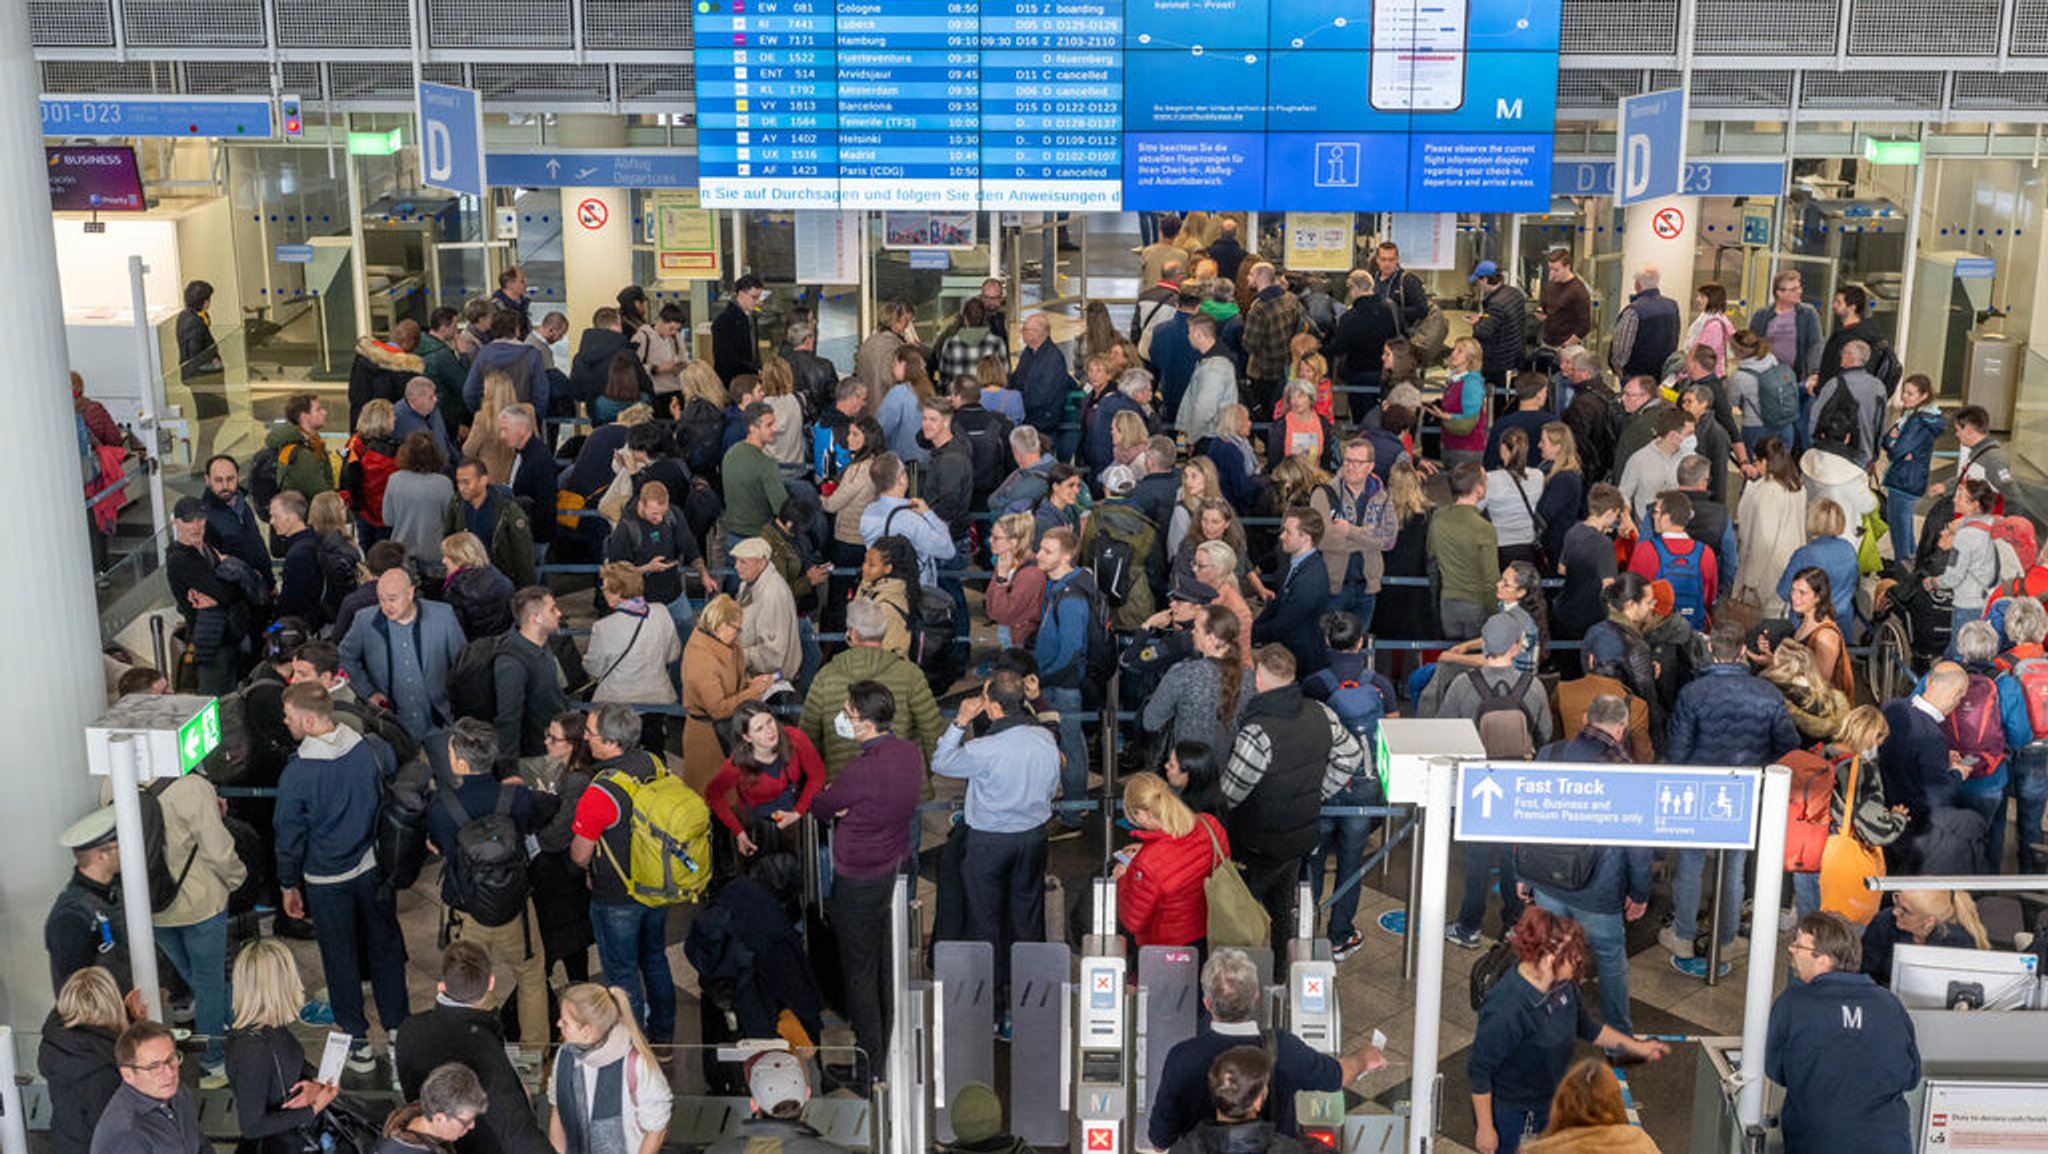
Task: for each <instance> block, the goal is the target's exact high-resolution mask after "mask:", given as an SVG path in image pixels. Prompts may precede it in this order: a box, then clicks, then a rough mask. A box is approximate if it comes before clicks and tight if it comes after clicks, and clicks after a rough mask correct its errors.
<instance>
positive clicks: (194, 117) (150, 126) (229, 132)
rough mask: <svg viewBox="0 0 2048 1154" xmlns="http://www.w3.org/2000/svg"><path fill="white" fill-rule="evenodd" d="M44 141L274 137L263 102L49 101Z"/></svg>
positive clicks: (178, 99)
mask: <svg viewBox="0 0 2048 1154" xmlns="http://www.w3.org/2000/svg"><path fill="white" fill-rule="evenodd" d="M42 106H43V135H44V136H187V137H204V136H227V137H235V136H246V137H265V136H270V135H273V133H274V130H273V129H272V127H271V117H270V111H271V110H270V100H269V99H268V98H267V97H262V96H45V97H43V98H42Z"/></svg>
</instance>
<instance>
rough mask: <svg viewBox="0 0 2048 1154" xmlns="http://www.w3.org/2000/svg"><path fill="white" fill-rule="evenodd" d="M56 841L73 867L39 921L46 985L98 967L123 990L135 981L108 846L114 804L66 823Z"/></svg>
mask: <svg viewBox="0 0 2048 1154" xmlns="http://www.w3.org/2000/svg"><path fill="white" fill-rule="evenodd" d="M57 844H59V845H61V846H63V847H65V848H66V849H69V850H70V851H71V856H72V859H73V860H74V861H75V862H76V867H75V868H74V869H73V870H72V871H71V881H70V882H69V883H67V884H66V885H65V886H64V888H63V889H62V890H60V891H58V894H57V904H56V905H54V906H52V907H50V916H49V918H48V919H47V920H45V921H44V922H43V948H44V949H45V950H47V951H49V954H50V988H51V990H52V991H53V992H54V991H60V990H62V989H63V988H64V982H65V980H66V979H68V978H70V977H71V975H73V974H75V973H77V972H78V971H80V970H82V969H84V968H86V967H87V966H104V967H106V969H107V972H109V973H111V974H113V975H114V981H115V982H116V983H117V984H118V985H119V986H120V987H121V989H122V991H123V992H126V991H127V990H129V989H130V988H132V987H133V986H134V984H135V983H134V981H133V978H132V975H131V973H130V971H129V968H128V931H127V929H126V927H124V926H123V925H122V924H121V855H120V851H119V850H118V849H117V848H116V846H115V844H114V807H112V806H107V807H105V808H103V809H100V810H98V811H96V812H94V813H92V814H89V815H88V816H86V817H83V818H80V819H79V820H77V821H75V822H73V823H71V827H70V828H69V829H66V830H65V831H64V832H63V834H62V835H60V836H59V837H58V838H57Z"/></svg>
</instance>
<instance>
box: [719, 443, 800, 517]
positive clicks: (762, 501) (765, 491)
mask: <svg viewBox="0 0 2048 1154" xmlns="http://www.w3.org/2000/svg"><path fill="white" fill-rule="evenodd" d="M719 480H720V481H721V482H722V485H723V488H724V490H725V494H724V495H725V531H726V532H728V533H733V534H736V535H738V536H741V537H758V536H760V535H761V526H762V525H765V524H767V523H768V522H769V521H771V520H773V519H774V518H775V514H777V513H779V512H781V511H782V503H783V502H784V501H787V500H789V490H788V489H787V488H785V487H784V486H783V484H782V469H781V467H780V466H778V465H776V463H775V458H773V457H771V456H769V455H768V454H766V453H764V452H762V451H761V450H760V449H759V448H757V447H755V446H754V445H753V444H751V443H750V442H747V441H740V442H738V443H736V444H734V445H733V447H732V448H730V449H727V450H726V451H725V461H724V463H723V464H722V465H720V466H719Z"/></svg>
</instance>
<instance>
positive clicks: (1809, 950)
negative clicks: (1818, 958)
mask: <svg viewBox="0 0 2048 1154" xmlns="http://www.w3.org/2000/svg"><path fill="white" fill-rule="evenodd" d="M1785 952H1786V953H1788V954H1815V953H1819V952H1820V951H1818V950H1816V949H1814V948H1813V947H1812V946H1802V945H1800V944H1799V943H1798V942H1787V943H1786V945H1785Z"/></svg>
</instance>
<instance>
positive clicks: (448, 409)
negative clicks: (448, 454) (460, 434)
mask: <svg viewBox="0 0 2048 1154" xmlns="http://www.w3.org/2000/svg"><path fill="white" fill-rule="evenodd" d="M415 351H417V352H418V353H419V358H420V360H421V361H423V362H425V365H426V377H427V379H428V380H430V381H432V382H434V403H435V405H436V407H438V408H439V409H440V410H441V420H442V421H443V422H444V423H445V424H446V425H447V426H448V436H449V437H450V438H451V439H452V438H453V437H454V436H455V430H457V429H458V428H461V427H462V426H464V425H467V424H469V418H470V413H469V406H468V405H467V404H464V403H463V400H462V385H463V382H464V381H467V380H468V379H469V370H468V369H467V368H465V367H463V364H462V357H461V355H460V354H458V353H457V352H456V351H455V349H454V348H453V347H451V346H449V345H447V344H443V343H442V342H441V340H440V339H439V338H437V337H431V336H428V335H427V334H425V333H421V334H420V345H419V348H418V349H417V350H415Z"/></svg>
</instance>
